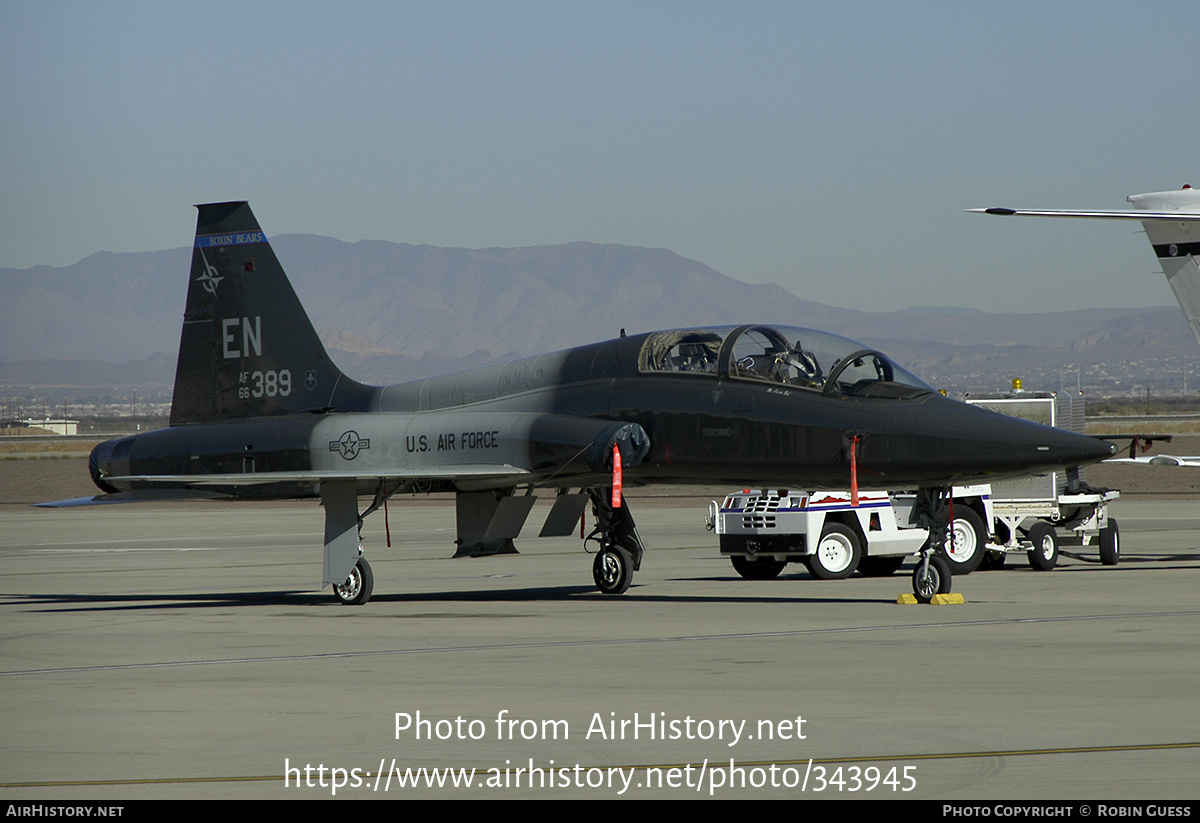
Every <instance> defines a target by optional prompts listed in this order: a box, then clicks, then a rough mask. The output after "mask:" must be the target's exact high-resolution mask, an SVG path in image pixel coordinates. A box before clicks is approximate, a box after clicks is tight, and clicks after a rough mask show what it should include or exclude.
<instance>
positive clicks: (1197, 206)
mask: <svg viewBox="0 0 1200 823" xmlns="http://www.w3.org/2000/svg"><path fill="white" fill-rule="evenodd" d="M1126 199H1127V200H1128V201H1129V203H1130V204H1131V205H1132V206H1133V210H1131V211H1058V210H1047V209H1042V210H1035V209H1003V208H995V209H968V211H973V212H981V213H984V214H1000V215H1017V216H1019V217H1085V218H1092V219H1098V220H1138V221H1140V222H1141V224H1142V225H1143V226H1144V227H1145V229H1146V236H1147V237H1148V238H1149V239H1150V245H1151V246H1153V247H1154V254H1155V255H1156V256H1157V257H1158V262H1159V265H1161V266H1162V270H1163V274H1165V275H1166V276H1167V282H1168V283H1170V284H1171V290H1172V291H1174V292H1175V299H1176V300H1177V301H1178V302H1179V308H1181V309H1182V310H1183V316H1184V318H1186V319H1187V322H1188V326H1190V327H1191V330H1192V336H1193V337H1195V338H1196V343H1197V344H1198V345H1200V189H1193V188H1192V187H1191V186H1184V187H1183V188H1182V189H1179V190H1176V191H1158V192H1150V193H1149V194H1132V195H1130V196H1129V197H1128V198H1126Z"/></svg>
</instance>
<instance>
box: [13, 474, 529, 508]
mask: <svg viewBox="0 0 1200 823" xmlns="http://www.w3.org/2000/svg"><path fill="white" fill-rule="evenodd" d="M528 474H529V470H528V469H521V468H517V467H516V466H512V465H508V464H503V465H490V464H477V465H470V464H466V465H456V466H436V467H435V466H426V467H423V468H422V469H421V470H419V471H415V470H414V471H405V472H395V471H392V472H378V473H374V472H354V471H307V472H252V473H248V474H158V475H154V474H138V475H125V476H120V477H106V478H105V480H107V481H109V482H113V483H151V484H161V485H163V486H164V487H168V486H170V487H174V488H161V489H139V490H136V491H125V492H117V493H114V494H98V495H95V496H94V497H73V498H71V499H69V500H52V501H49V502H46V503H35V504H34V505H36V506H43V507H46V508H69V507H73V506H92V505H99V504H107V503H148V502H163V501H178V500H216V499H220V498H223V497H228V496H229V495H226V494H222V493H221V492H215V491H207V490H203V489H193V488H178V487H179V486H183V485H186V486H262V485H269V484H272V483H296V484H300V485H315V484H317V483H322V482H333V481H348V480H354V481H358V480H380V481H386V480H413V479H431V480H435V479H436V480H448V479H464V480H487V481H491V480H510V479H511V480H513V481H518V480H520V479H521V478H524V477H525V476H527V475H528Z"/></svg>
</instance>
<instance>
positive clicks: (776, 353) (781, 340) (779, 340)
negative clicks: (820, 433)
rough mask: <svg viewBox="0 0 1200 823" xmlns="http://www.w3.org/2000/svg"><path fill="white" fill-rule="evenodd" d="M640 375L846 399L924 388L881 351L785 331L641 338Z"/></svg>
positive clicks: (747, 329) (685, 332) (741, 329)
mask: <svg viewBox="0 0 1200 823" xmlns="http://www.w3.org/2000/svg"><path fill="white" fill-rule="evenodd" d="M638 368H639V370H640V371H642V372H666V373H685V374H699V375H706V374H707V375H712V376H713V377H720V378H725V377H730V378H734V379H741V380H754V381H758V382H765V383H778V384H782V385H786V386H789V387H795V388H803V389H810V390H813V391H820V392H822V393H824V394H827V395H840V396H850V397H894V398H903V397H915V396H917V395H920V394H925V393H926V392H931V391H933V389H931V388H930V387H929V386H927V385H926V384H925V383H923V382H922V381H921V380H920V379H918V378H917V377H915V376H913V375H912V374H911V373H909V372H908V371H906V370H905V369H904V368H902V367H901V366H900V365H898V364H897V363H896V362H895V361H893V360H892V359H890V358H889V357H888V356H887V355H885V354H883V353H882V352H878V351H875V350H874V349H870V348H868V347H866V346H864V345H862V344H861V343H856V342H854V341H853V340H848V339H846V338H845V337H839V336H838V335H836V334H828V333H826V332H820V331H813V330H812V329H802V328H796V327H792V326H737V327H723V328H712V329H675V330H672V331H662V332H655V333H654V334H651V335H648V336H647V337H646V340H645V342H644V343H643V344H642V349H641V352H640V353H639V355H638Z"/></svg>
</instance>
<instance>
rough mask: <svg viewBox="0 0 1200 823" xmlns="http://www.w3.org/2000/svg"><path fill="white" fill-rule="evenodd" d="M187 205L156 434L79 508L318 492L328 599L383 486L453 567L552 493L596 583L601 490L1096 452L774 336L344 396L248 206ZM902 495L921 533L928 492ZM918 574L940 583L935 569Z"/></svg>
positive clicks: (767, 480) (740, 331) (994, 467)
mask: <svg viewBox="0 0 1200 823" xmlns="http://www.w3.org/2000/svg"><path fill="white" fill-rule="evenodd" d="M198 208H199V211H200V213H199V219H198V222H197V227H196V240H195V244H194V248H193V252H192V268H191V276H190V278H189V282H188V292H187V305H186V308H185V311H184V320H183V333H182V337H181V339H180V344H179V363H178V367H177V372H176V377H175V394H174V398H173V404H172V407H171V419H170V426H169V427H168V428H166V429H161V430H159V431H153V432H146V433H142V434H137V435H133V436H130V437H123V438H120V439H117V440H110V441H107V442H105V443H101V444H100V445H99V446H97V447H96V448H95V450H94V451H93V452H92V455H91V459H90V469H91V473H92V477H93V479H94V480H95V482H96V484H97V485H98V486H99V487H100V488H101V489H102V490H103V491H104V492H106V493H107V495H103V496H100V497H98V498H95V499H94V500H97V501H103V500H114V501H115V500H119V499H129V498H133V499H136V498H138V497H142V496H151V495H159V494H161V490H164V489H165V490H170V491H172V492H173V493H175V494H181V495H196V496H202V495H210V496H226V497H234V498H258V499H263V498H295V497H319V498H320V500H321V503H322V504H323V506H324V508H325V568H324V578H323V579H324V584H325V585H330V584H331V585H332V586H333V591H334V593H335V595H336V597H337V598H338V599H339V600H341V601H342V602H344V603H352V604H358V603H364V602H366V600H367V599H368V598H369V597H370V595H371V590H372V586H373V577H372V573H371V569H370V566H369V565H368V564H367V561H366V559H365V558H363V557H362V548H361V544H360V538H359V530H360V527H361V524H362V521H363V518H365V517H366V516H367V515H369V514H370V513H372V512H374V511H375V510H377V509H378V508H380V507H381V506H382V505H383V504H384V502H385V501H386V500H387V499H388V498H389V497H390V496H392V495H394V494H396V493H397V492H405V493H408V492H421V491H453V492H454V493H455V495H456V503H457V521H458V523H457V525H458V539H457V541H456V542H457V544H458V553H457V555H456V556H459V555H470V556H478V555H486V554H494V553H500V552H511V551H514V550H515V549H514V547H513V538H515V537H516V536H517V534H518V533H519V531H520V529H521V526H522V525H523V523H524V521H525V519H526V517H527V515H528V513H529V511H530V509H531V507H532V506H533V503H534V500H535V498H534V497H533V494H532V492H533V490H535V489H539V488H542V489H555V490H557V496H556V500H555V503H554V506H553V507H552V508H551V510H550V514H549V516H548V517H547V520H546V523H545V526H544V527H543V529H542V532H541V534H542V535H543V536H546V535H566V534H570V533H571V532H572V531H573V529H574V526H575V524H576V523H578V522H580V518H581V516H582V515H583V512H584V510H585V508H586V506H587V504H588V503H589V502H590V503H591V504H592V510H593V514H594V516H595V518H596V527H595V529H594V530H593V531H592V533H591V536H590V538H589V539H590V540H592V541H594V542H595V543H596V544H597V545H598V549H597V551H596V554H595V559H594V563H593V578H594V580H595V582H596V585H597V586H598V588H599V589H600V591H602V592H605V593H609V594H619V593H622V592H624V591H625V590H626V589H628V587H629V585H630V581H631V579H632V575H633V572H634V571H635V570H636V569H638V568H639V566H640V564H641V561H642V556H643V552H644V549H645V547H644V544H643V543H642V540H641V538H640V536H639V535H638V532H637V528H636V527H635V525H634V521H633V517H632V515H631V514H630V511H629V507H628V506H627V504H626V501H625V499H624V498H623V497H622V496H621V494H620V489H621V486H622V484H625V485H629V484H636V485H641V484H648V483H720V484H743V483H747V482H752V483H755V484H758V485H763V486H768V487H802V488H821V487H824V488H846V487H847V485H848V484H852V483H856V482H859V481H860V482H861V483H862V485H863V486H864V487H865V488H871V489H914V488H920V489H923V490H930V489H939V488H942V487H948V486H950V485H951V484H955V483H965V482H968V481H978V480H987V479H990V478H995V477H1003V476H1012V475H1017V474H1024V473H1039V472H1047V471H1050V470H1053V469H1061V468H1063V467H1065V466H1075V465H1080V464H1084V463H1089V462H1093V461H1096V460H1100V459H1102V458H1105V457H1108V456H1110V455H1111V454H1112V453H1113V450H1114V448H1115V447H1114V446H1112V445H1110V444H1108V443H1102V442H1099V441H1097V440H1095V439H1092V438H1087V437H1082V436H1079V435H1075V434H1071V433H1069V432H1066V431H1063V430H1059V429H1052V428H1047V427H1044V426H1040V425H1037V424H1033V423H1029V422H1026V421H1023V420H1018V419H1015V418H1011V417H1005V416H1003V415H999V414H996V413H994V412H991V411H986V410H983V409H979V408H975V407H972V406H968V405H966V404H964V403H960V402H958V401H955V400H950V399H948V398H946V397H943V396H941V395H940V394H938V393H937V392H935V391H933V390H932V389H930V388H929V387H928V386H926V385H925V384H924V383H922V382H921V381H920V380H918V379H917V378H916V377H914V376H913V375H911V374H909V373H908V372H906V371H905V370H904V369H903V368H901V367H900V366H899V365H897V364H896V363H895V362H893V361H892V360H890V359H889V358H888V357H886V356H885V355H883V354H881V353H880V352H878V351H874V350H872V349H870V348H869V347H867V346H863V345H861V344H859V343H855V342H853V341H850V340H846V339H845V338H841V337H837V336H835V335H830V334H825V333H822V332H816V331H810V330H807V329H799V328H789V327H785V326H778V325H766V324H760V325H754V324H751V325H742V326H730V327H724V328H699V327H697V328H688V329H678V330H673V331H659V332H652V333H648V334H636V335H630V336H628V337H626V336H621V337H620V338H618V339H615V340H609V341H607V342H604V343H595V344H592V345H589V346H582V347H580V348H575V349H569V350H566V351H560V352H556V353H553V354H544V355H540V356H536V357H529V358H526V359H522V360H515V361H512V362H509V363H504V364H498V365H489V366H484V367H482V368H478V369H473V370H470V371H465V372H460V373H457V374H450V375H445V376H442V377H432V378H428V379H424V380H417V381H413V382H410V383H404V384H400V385H395V386H387V387H376V386H368V385H364V384H362V383H358V382H355V381H354V380H351V379H350V378H348V377H346V376H345V375H344V374H342V372H341V371H340V370H338V368H337V366H335V365H334V364H333V362H332V361H331V360H330V359H329V357H328V355H327V354H326V352H325V349H324V347H323V346H322V344H321V341H320V339H319V338H318V336H317V333H316V332H315V330H314V329H313V326H312V323H311V322H310V321H309V319H308V316H307V315H306V314H305V312H304V309H303V308H302V307H301V305H300V302H299V300H298V299H297V297H296V294H295V292H294V291H293V290H292V287H291V285H290V284H289V282H288V280H287V276H286V275H285V274H284V271H283V268H282V267H281V266H280V264H279V261H278V260H277V259H276V257H275V254H274V252H273V251H272V250H271V246H270V245H269V244H268V242H267V238H266V236H265V235H264V233H263V231H262V229H261V228H259V225H258V222H257V221H256V220H255V218H254V215H253V214H252V213H251V211H250V207H249V205H247V204H246V203H244V202H231V203H213V204H208V205H202V206H199V207H198ZM518 492H520V493H518ZM360 497H367V498H370V499H371V502H370V504H369V505H368V506H367V507H366V509H365V510H363V511H361V512H360V510H359V498H360ZM922 499H923V500H924V501H925V502H924V503H923V504H922V510H923V512H924V513H925V515H926V516H927V517H928V518H929V521H928V522H930V523H935V522H939V521H937V520H936V518H939V517H940V518H941V520H940V522H941V523H942V524H943V527H942V528H941V529H937V530H935V533H944V523H945V522H946V521H945V514H944V512H942V513H940V514H939V511H938V500H939V499H940V498H939V495H938V494H936V493H928V494H925V495H922ZM922 567H923V568H926V569H927V570H929V571H928V574H927V576H926V578H925V583H926V584H927V585H932V587H933V588H934V589H935V590H936V589H937V588H938V587H939V585H943V590H948V589H946V588H944V586H945V585H948V581H949V578H948V574H947V573H946V570H945V567H944V565H943V566H939V565H938V564H937V563H936V562H929V561H928V560H927V561H926V562H925V563H923V564H922ZM939 574H940V576H941V580H942V581H943V582H942V583H939V581H938V580H935V579H933V577H934V576H937V575H939Z"/></svg>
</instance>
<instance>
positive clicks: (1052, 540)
mask: <svg viewBox="0 0 1200 823" xmlns="http://www.w3.org/2000/svg"><path fill="white" fill-rule="evenodd" d="M1028 536H1029V542H1031V543H1033V548H1032V549H1030V550H1029V565H1030V566H1032V567H1033V568H1035V569H1036V570H1038V571H1040V572H1048V571H1050V570H1051V569H1053V568H1054V567H1055V566H1056V565H1057V564H1058V533H1057V532H1055V531H1054V527H1053V526H1051V525H1050V524H1049V523H1047V522H1046V521H1045V520H1039V521H1038V522H1036V523H1034V524H1033V526H1031V527H1030V529H1029V535H1028Z"/></svg>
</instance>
